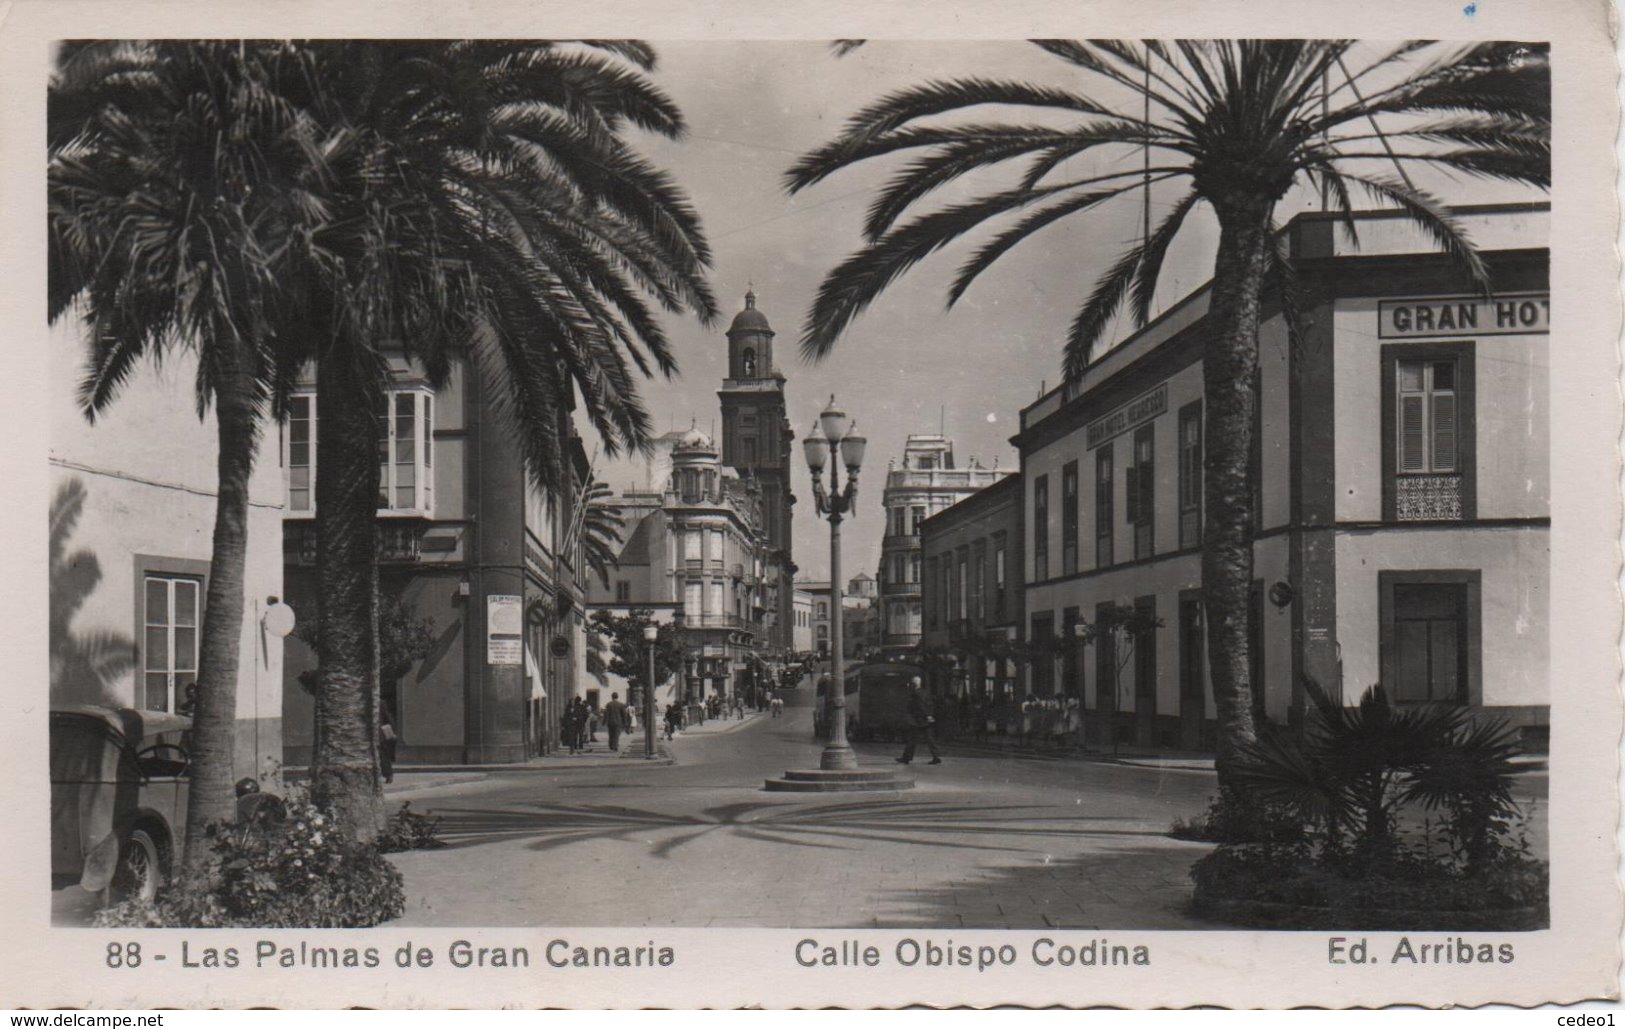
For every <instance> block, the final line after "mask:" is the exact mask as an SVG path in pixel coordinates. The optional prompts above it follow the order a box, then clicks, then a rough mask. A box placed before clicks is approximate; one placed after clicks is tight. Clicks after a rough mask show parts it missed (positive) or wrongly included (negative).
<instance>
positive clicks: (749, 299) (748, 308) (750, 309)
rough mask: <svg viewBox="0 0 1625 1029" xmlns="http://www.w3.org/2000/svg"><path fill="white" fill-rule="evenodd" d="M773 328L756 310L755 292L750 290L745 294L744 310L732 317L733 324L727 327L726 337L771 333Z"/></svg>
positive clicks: (765, 316)
mask: <svg viewBox="0 0 1625 1029" xmlns="http://www.w3.org/2000/svg"><path fill="white" fill-rule="evenodd" d="M772 331H773V326H771V325H769V324H768V323H767V315H765V314H763V313H762V312H761V311H758V310H757V309H756V292H755V290H752V291H750V292H748V293H746V294H745V309H744V310H743V311H740V312H739V313H738V314H736V315H734V320H733V324H732V325H730V326H728V335H730V336H732V335H733V334H734V333H736V332H772Z"/></svg>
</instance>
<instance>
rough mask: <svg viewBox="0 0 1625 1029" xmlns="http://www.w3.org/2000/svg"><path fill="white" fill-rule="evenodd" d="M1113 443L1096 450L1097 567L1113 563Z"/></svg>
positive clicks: (1104, 566)
mask: <svg viewBox="0 0 1625 1029" xmlns="http://www.w3.org/2000/svg"><path fill="white" fill-rule="evenodd" d="M1113 485H1114V483H1113V482H1112V445H1111V443H1109V442H1108V443H1106V444H1105V445H1104V446H1102V447H1101V448H1100V449H1099V450H1097V451H1095V567H1097V568H1106V567H1109V566H1110V565H1111V563H1112V520H1113V519H1114V518H1115V517H1116V515H1115V513H1114V511H1113V509H1112V492H1113V490H1112V487H1113Z"/></svg>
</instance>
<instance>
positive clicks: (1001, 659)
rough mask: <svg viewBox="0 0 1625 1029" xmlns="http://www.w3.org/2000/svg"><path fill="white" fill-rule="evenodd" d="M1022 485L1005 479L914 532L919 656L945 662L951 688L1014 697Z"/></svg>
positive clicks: (1019, 625) (1015, 478)
mask: <svg viewBox="0 0 1625 1029" xmlns="http://www.w3.org/2000/svg"><path fill="white" fill-rule="evenodd" d="M1021 500H1022V484H1021V477H1020V476H1019V475H1009V476H1006V477H1004V478H1002V479H1000V480H999V481H997V482H995V483H994V484H993V485H991V486H986V487H983V488H982V489H981V490H979V491H977V492H975V493H972V494H971V495H970V496H968V497H966V498H965V499H964V500H961V501H960V502H959V503H957V504H955V505H953V506H952V507H950V508H947V509H946V510H943V511H941V512H939V513H938V514H934V515H932V516H931V517H929V518H927V519H926V520H925V521H924V522H923V523H922V524H921V526H920V553H921V555H922V557H923V560H924V574H923V577H922V578H923V582H922V584H921V585H922V590H921V596H922V601H923V604H924V607H925V619H924V621H925V624H924V630H925V631H924V636H923V639H922V641H921V645H922V647H923V648H924V649H926V650H928V651H931V652H934V653H939V654H945V655H948V656H950V657H951V658H952V659H953V660H954V662H955V665H956V670H957V672H958V676H957V681H956V682H955V683H954V686H955V688H956V690H957V691H959V692H967V693H969V694H970V695H972V696H982V695H988V696H992V697H994V698H1006V697H1009V696H1012V695H1013V694H1014V693H1015V691H1016V689H1017V687H1018V683H1019V677H1020V668H1019V666H1018V665H1017V663H1016V660H1015V658H1014V656H1013V653H1012V650H1011V648H1009V647H1008V646H1006V644H1008V643H1010V642H1012V641H1016V640H1020V639H1021V638H1022V636H1023V619H1022V599H1023V597H1022V579H1021V572H1022V557H1021V555H1022V528H1023V520H1022V516H1021Z"/></svg>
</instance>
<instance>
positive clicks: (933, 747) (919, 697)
mask: <svg viewBox="0 0 1625 1029" xmlns="http://www.w3.org/2000/svg"><path fill="white" fill-rule="evenodd" d="M935 723H936V718H935V717H933V716H932V714H931V708H930V706H929V705H928V704H927V703H926V699H925V684H924V683H923V682H921V681H920V677H919V676H917V675H916V676H914V678H912V679H910V680H909V682H908V744H907V745H906V746H904V747H903V756H902V757H900V758H898V759H897V761H898V763H899V764H904V765H906V764H908V763H909V762H910V761H913V760H914V748H915V747H916V746H917V745H918V744H919V742H920V741H921V740H924V741H925V745H926V747H927V748H928V749H930V751H931V763H932V764H933V765H940V764H942V755H941V754H938V753H937V735H936V732H935V731H934V730H933V728H932V727H933V725H934V724H935Z"/></svg>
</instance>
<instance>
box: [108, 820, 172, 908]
mask: <svg viewBox="0 0 1625 1029" xmlns="http://www.w3.org/2000/svg"><path fill="white" fill-rule="evenodd" d="M163 877H164V872H163V857H162V851H160V850H159V847H158V841H157V840H155V839H153V837H152V835H151V833H149V832H148V831H147V830H145V829H132V830H131V831H130V835H129V836H128V837H127V838H126V839H125V840H124V845H123V847H121V848H120V850H119V858H118V870H117V871H116V872H114V873H113V881H112V883H111V884H110V885H109V886H108V888H107V889H108V901H109V903H112V904H121V903H123V902H124V901H126V900H139V901H142V902H143V903H151V902H152V901H153V900H155V899H156V898H157V896H158V887H159V885H160V884H162V882H163Z"/></svg>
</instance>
